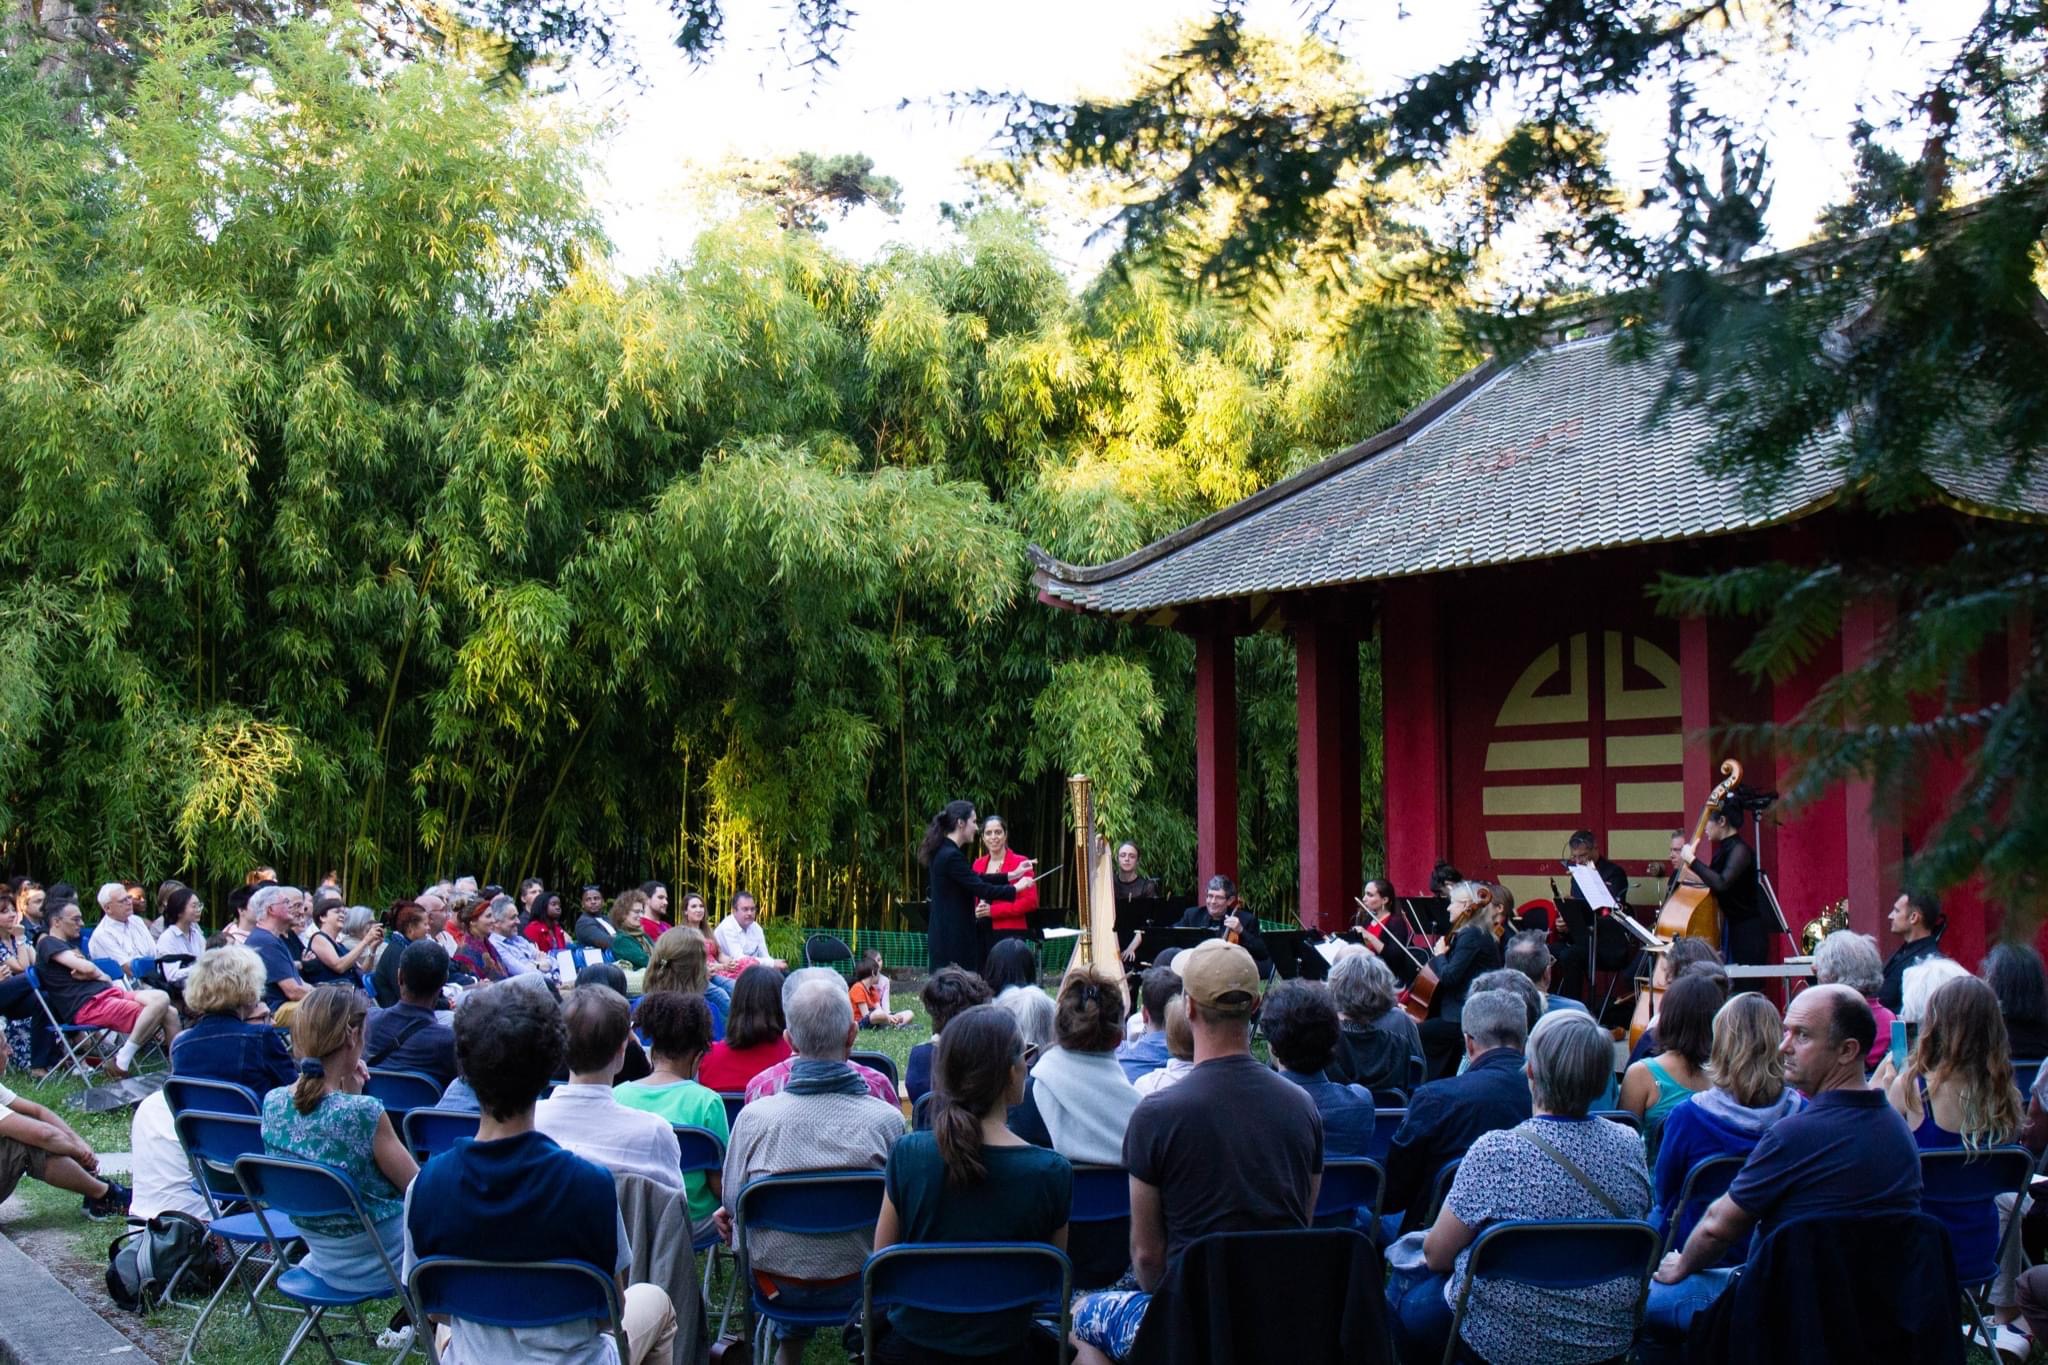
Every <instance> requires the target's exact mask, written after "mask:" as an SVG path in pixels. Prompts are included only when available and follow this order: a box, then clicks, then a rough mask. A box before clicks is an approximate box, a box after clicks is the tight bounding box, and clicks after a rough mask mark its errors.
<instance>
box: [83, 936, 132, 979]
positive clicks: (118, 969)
mask: <svg viewBox="0 0 2048 1365" xmlns="http://www.w3.org/2000/svg"><path fill="white" fill-rule="evenodd" d="M81 946H82V945H81ZM92 965H93V966H95V967H97V968H99V969H100V970H101V971H103V972H105V973H106V974H107V979H108V980H109V981H117V982H118V981H122V980H125V979H126V978H127V976H128V969H127V968H126V967H124V966H122V965H121V960H120V959H119V958H114V957H96V958H94V959H93V960H92Z"/></svg>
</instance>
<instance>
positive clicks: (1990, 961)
mask: <svg viewBox="0 0 2048 1365" xmlns="http://www.w3.org/2000/svg"><path fill="white" fill-rule="evenodd" d="M1980 970H1981V974H1982V976H1983V978H1984V980H1985V982H1986V983H1987V984H1988V985H1989V986H1990V987H1991V990H1992V993H1993V994H1994V995H1996V996H1997V997H1998V1012H1999V1013H2000V1014H2001V1015H2003V1016H2004V1018H2005V1037H2006V1041H2007V1042H2008V1043H2010V1044H2011V1045H2012V1055H2013V1056H2014V1057H2016V1058H2021V1059H2024V1060H2027V1061H2039V1060H2040V1059H2042V1058H2043V1057H2048V971H2044V970H2043V969H2042V966H2041V955H2040V954H2039V953H2038V952H2036V951H2034V947H2033V945H2032V944H2028V943H2001V944H1999V945H1998V946H1997V947H1995V948H1993V949H1992V950H1991V951H1990V952H1989V953H1987V954H1986V955H1985V957H1984V965H1983V967H1982V968H1981V969H1980Z"/></svg>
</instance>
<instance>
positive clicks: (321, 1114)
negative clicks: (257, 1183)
mask: <svg viewBox="0 0 2048 1365" xmlns="http://www.w3.org/2000/svg"><path fill="white" fill-rule="evenodd" d="M368 1013H369V1001H368V999H367V998H366V997H365V996H364V995H363V993H362V992H361V991H359V990H356V989H355V988H354V987H352V986H343V985H339V984H331V985H326V986H318V987H315V988H314V989H313V991H312V993H311V994H309V995H307V996H306V998H305V999H303V1000H301V1001H300V1002H299V1008H298V1011H297V1012H296V1013H295V1014H294V1015H293V1016H292V1051H293V1052H294V1053H295V1054H296V1055H297V1057H298V1059H299V1077H298V1080H296V1081H295V1082H293V1083H292V1084H291V1085H281V1086H279V1087H278V1088H277V1089H275V1090H273V1091H271V1092H270V1093H269V1094H267V1095H265V1096H264V1097H263V1149H264V1150H265V1151H267V1152H269V1153H271V1154H272V1155H273V1156H290V1157H299V1158H301V1159H303V1160H306V1161H318V1162H320V1163H322V1164H323V1165H327V1166H332V1167H334V1168H335V1169H337V1170H339V1171H341V1172H342V1173H343V1174H345V1175H346V1176H348V1178H349V1179H350V1180H352V1181H353V1182H355V1187H356V1195H357V1197H358V1198H360V1199H361V1200H362V1204H363V1211H364V1212H365V1213H367V1214H369V1216H370V1221H371V1222H372V1223H374V1224H375V1225H376V1228H377V1240H376V1242H372V1241H371V1240H370V1238H369V1237H368V1236H366V1235H365V1234H364V1232H363V1229H362V1225H361V1224H360V1223H358V1222H357V1221H356V1220H355V1219H354V1218H353V1217H350V1216H339V1217H333V1218H303V1219H295V1220H294V1222H295V1224H296V1226H297V1227H298V1229H299V1233H300V1235H301V1236H303V1237H304V1238H305V1240H306V1259H305V1262H304V1264H305V1267H306V1269H308V1270H310V1271H312V1272H313V1273H314V1274H316V1275H318V1276H319V1277H320V1278H321V1279H323V1280H325V1281H327V1283H329V1284H331V1285H333V1286H334V1287H335V1288H337V1289H341V1290H346V1291H348V1292H350V1293H362V1292H369V1291H372V1290H384V1289H387V1288H389V1287H390V1284H391V1271H394V1270H397V1269H398V1268H399V1266H400V1263H401V1262H402V1261H403V1259H404V1256H405V1190H406V1187H407V1186H408V1185H410V1184H412V1178H413V1177H414V1176H415V1175H417V1174H419V1167H418V1165H417V1164H415V1163H414V1161H413V1159H412V1153H411V1152H409V1151H407V1150H406V1147H405V1144H404V1143H403V1142H402V1141H400V1140H399V1137H398V1133H397V1131H396V1130H395V1129H394V1128H392V1126H391V1120H390V1119H389V1118H388V1117H386V1116H385V1113H384V1105H383V1104H382V1102H380V1101H378V1100H376V1099H373V1098H371V1097H370V1096H368V1095H365V1094H364V1093H363V1082H364V1081H366V1080H368V1079H369V1071H368V1069H367V1068H365V1067H364V1065H363V1020H364V1017H365V1016H366V1015H367V1014H368ZM380 1243H381V1246H380V1245H379V1244H380ZM387 1260H388V1263H389V1267H390V1269H389V1270H387V1269H386V1263H387Z"/></svg>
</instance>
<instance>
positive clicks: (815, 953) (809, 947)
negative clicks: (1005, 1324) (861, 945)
mask: <svg viewBox="0 0 2048 1365" xmlns="http://www.w3.org/2000/svg"><path fill="white" fill-rule="evenodd" d="M851 961H853V949H851V948H849V947H847V946H846V940H845V939H843V938H840V937H838V936H837V935H834V934H812V935H811V936H810V937H809V938H807V939H805V940H804V965H805V966H806V967H823V966H825V965H827V964H829V963H833V962H851Z"/></svg>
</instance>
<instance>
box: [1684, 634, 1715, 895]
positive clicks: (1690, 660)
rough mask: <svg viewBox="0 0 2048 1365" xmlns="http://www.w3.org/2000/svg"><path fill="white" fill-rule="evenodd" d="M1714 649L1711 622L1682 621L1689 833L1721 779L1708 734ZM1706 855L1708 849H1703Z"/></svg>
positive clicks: (1710, 720)
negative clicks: (1709, 793)
mask: <svg viewBox="0 0 2048 1365" xmlns="http://www.w3.org/2000/svg"><path fill="white" fill-rule="evenodd" d="M1712 656H1713V646H1712V644H1711V632H1709V630H1708V628H1707V620H1706V618H1705V617H1703V616H1687V617H1682V618H1680V620H1679V622H1678V727H1679V730H1680V731H1681V732H1682V733H1683V736H1684V739H1683V741H1682V743H1683V746H1684V748H1683V754H1684V762H1685V828H1686V831H1687V832H1688V833H1690V832H1691V831H1692V827H1693V825H1694V824H1695V823H1696V822H1697V821H1698V820H1699V818H1700V815H1699V812H1700V807H1701V806H1703V805H1704V804H1706V800H1707V793H1708V792H1710V791H1712V790H1713V789H1714V784H1715V783H1717V782H1719V781H1720V780H1721V772H1720V768H1719V763H1720V760H1719V759H1718V758H1717V757H1715V755H1714V749H1713V744H1712V742H1711V738H1710V736H1709V735H1708V733H1707V731H1708V728H1709V727H1710V726H1712V724H1713V709H1712V678H1713V675H1712V668H1713V657H1712ZM1700 854H1701V856H1703V857H1704V856H1705V854H1706V850H1705V849H1701V850H1700Z"/></svg>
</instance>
